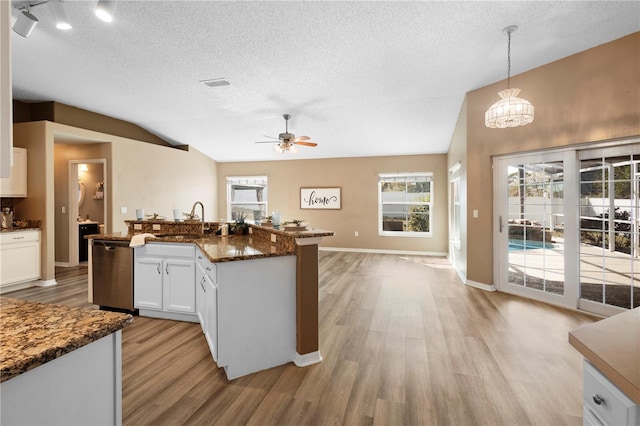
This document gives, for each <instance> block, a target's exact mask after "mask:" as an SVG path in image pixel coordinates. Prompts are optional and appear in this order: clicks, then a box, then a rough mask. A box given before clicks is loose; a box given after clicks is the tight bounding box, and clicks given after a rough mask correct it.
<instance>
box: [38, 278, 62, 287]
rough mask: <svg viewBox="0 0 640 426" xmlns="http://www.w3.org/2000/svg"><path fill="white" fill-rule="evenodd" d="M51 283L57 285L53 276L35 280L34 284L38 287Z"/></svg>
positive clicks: (48, 285)
mask: <svg viewBox="0 0 640 426" xmlns="http://www.w3.org/2000/svg"><path fill="white" fill-rule="evenodd" d="M52 285H58V283H57V282H56V280H55V278H54V279H52V280H40V281H37V282H36V286H38V287H51V286H52Z"/></svg>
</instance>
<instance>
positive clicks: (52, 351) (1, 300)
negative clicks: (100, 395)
mask: <svg viewBox="0 0 640 426" xmlns="http://www.w3.org/2000/svg"><path fill="white" fill-rule="evenodd" d="M132 321H133V317H132V316H131V315H128V314H120V313H115V312H106V311H99V310H88V309H79V308H69V307H66V306H59V305H48V304H44V303H37V302H29V301H26V300H19V299H11V298H7V297H0V354H1V356H0V382H4V381H6V380H9V379H11V378H13V377H16V376H18V375H20V374H22V373H25V372H27V371H29V370H32V369H34V368H36V367H38V366H40V365H42V364H45V363H47V362H49V361H52V360H54V359H56V358H58V357H61V356H62V355H65V354H67V353H69V352H71V351H73V350H75V349H78V348H80V347H82V346H85V345H88V344H90V343H93V342H94V341H96V340H98V339H101V338H102V337H105V336H108V335H109V334H111V333H114V332H116V331H118V330H120V329H122V328H124V327H125V326H126V325H128V324H129V323H131V322H132Z"/></svg>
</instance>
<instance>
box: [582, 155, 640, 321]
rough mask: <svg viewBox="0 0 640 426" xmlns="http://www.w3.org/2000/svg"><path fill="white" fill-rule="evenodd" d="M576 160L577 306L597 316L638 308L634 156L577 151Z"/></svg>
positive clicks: (637, 167)
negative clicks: (577, 214)
mask: <svg viewBox="0 0 640 426" xmlns="http://www.w3.org/2000/svg"><path fill="white" fill-rule="evenodd" d="M635 148H638V147H637V146H636V147H635ZM633 151H636V152H633ZM579 159H580V202H579V209H580V245H579V255H580V304H579V306H580V307H581V308H582V309H585V310H589V311H593V312H597V313H600V314H603V315H610V314H612V313H615V312H616V311H617V309H615V308H616V307H617V308H624V309H632V308H635V307H638V306H640V259H639V257H638V256H639V255H640V253H639V251H638V240H639V238H638V219H639V210H638V209H639V203H638V201H639V195H638V193H639V189H640V188H639V182H640V155H639V154H638V152H637V149H604V150H590V151H582V152H580V153H579ZM612 308H613V309H612Z"/></svg>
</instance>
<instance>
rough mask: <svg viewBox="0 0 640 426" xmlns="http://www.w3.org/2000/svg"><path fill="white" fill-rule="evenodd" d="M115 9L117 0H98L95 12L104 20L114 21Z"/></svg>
mask: <svg viewBox="0 0 640 426" xmlns="http://www.w3.org/2000/svg"><path fill="white" fill-rule="evenodd" d="M115 10H116V2H115V1H114V0H98V4H97V5H96V10H95V14H96V16H97V17H98V18H100V19H101V20H103V21H104V22H112V21H113V14H114V12H115Z"/></svg>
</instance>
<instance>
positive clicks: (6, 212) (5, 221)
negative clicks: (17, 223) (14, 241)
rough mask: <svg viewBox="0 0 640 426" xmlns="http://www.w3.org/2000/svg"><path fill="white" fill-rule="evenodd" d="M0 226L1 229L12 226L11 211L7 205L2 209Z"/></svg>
mask: <svg viewBox="0 0 640 426" xmlns="http://www.w3.org/2000/svg"><path fill="white" fill-rule="evenodd" d="M0 226H1V227H2V228H3V229H9V228H13V212H12V211H11V209H10V208H9V207H5V208H4V209H2V218H1V223H0Z"/></svg>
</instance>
